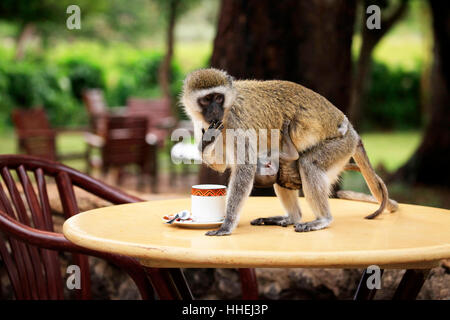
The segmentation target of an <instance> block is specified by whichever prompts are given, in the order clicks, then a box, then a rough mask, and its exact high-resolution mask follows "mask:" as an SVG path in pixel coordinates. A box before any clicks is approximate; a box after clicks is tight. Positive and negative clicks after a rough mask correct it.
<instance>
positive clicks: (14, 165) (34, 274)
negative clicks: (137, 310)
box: [0, 155, 154, 299]
mask: <svg viewBox="0 0 450 320" xmlns="http://www.w3.org/2000/svg"><path fill="white" fill-rule="evenodd" d="M14 171H15V172H16V173H17V175H18V178H19V181H20V185H19V182H16V181H15V180H14V178H13V174H12V172H14ZM0 175H1V178H2V179H3V185H2V184H1V183H0V231H1V232H0V234H1V235H2V238H0V257H1V259H2V261H3V264H4V266H5V267H6V270H7V273H8V275H9V279H10V282H11V286H12V288H13V291H14V294H15V297H16V298H17V299H63V298H64V296H63V280H62V276H61V272H60V268H61V265H60V262H59V260H58V252H70V253H72V259H73V264H75V265H78V266H79V267H80V270H81V289H79V290H77V289H75V298H77V299H89V298H90V297H91V292H90V287H91V281H90V275H89V264H88V258H87V256H86V255H90V256H96V257H99V258H103V259H105V260H108V261H109V262H111V263H113V264H115V265H116V266H118V267H119V268H121V269H123V270H125V271H126V272H127V273H128V274H129V275H130V277H131V278H132V279H133V281H134V282H135V284H136V286H137V287H138V289H139V292H140V294H141V297H142V298H143V299H149V298H154V295H153V290H152V287H151V284H150V282H149V281H148V278H147V276H146V273H145V271H144V270H143V269H142V268H141V266H140V265H139V263H138V262H137V261H136V260H135V259H132V258H129V257H123V256H119V255H113V254H106V253H102V252H97V251H93V250H87V249H84V248H81V247H78V246H76V245H74V244H72V243H71V242H69V241H68V240H67V239H65V238H64V236H63V235H62V234H60V233H55V232H54V229H53V222H52V214H51V209H50V204H49V198H48V194H47V187H46V185H47V181H48V180H49V179H50V178H53V179H54V180H55V182H56V184H57V187H58V192H59V196H60V200H61V203H62V207H63V211H64V216H65V218H66V219H67V218H69V217H71V216H73V215H75V214H77V213H78V206H77V200H76V197H75V193H74V186H77V187H80V188H82V189H84V190H86V191H88V192H90V193H92V194H94V195H97V196H98V197H100V198H102V199H105V200H107V201H110V202H112V203H114V204H121V203H130V202H137V201H141V200H140V199H138V198H136V197H133V196H129V195H127V194H125V193H123V192H121V191H119V190H117V189H114V188H112V187H109V186H107V185H105V184H103V183H101V182H100V181H98V180H95V179H93V178H90V177H89V176H86V175H84V174H82V173H80V172H78V171H76V170H73V169H71V168H68V167H66V166H64V165H61V164H58V163H56V162H52V161H48V160H44V159H41V158H35V157H29V156H21V155H0ZM31 175H33V176H34V179H35V184H34V183H33V182H32V179H31V177H30V176H31ZM0 180H1V179H0ZM20 189H23V194H21V192H20V191H19V190H20ZM35 189H37V193H36V192H35ZM8 194H9V195H8Z"/></svg>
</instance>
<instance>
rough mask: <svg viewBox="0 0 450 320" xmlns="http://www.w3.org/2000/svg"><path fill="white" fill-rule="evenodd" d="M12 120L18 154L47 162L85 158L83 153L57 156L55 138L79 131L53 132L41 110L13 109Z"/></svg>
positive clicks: (44, 113) (43, 111)
mask: <svg viewBox="0 0 450 320" xmlns="http://www.w3.org/2000/svg"><path fill="white" fill-rule="evenodd" d="M12 120H13V124H14V128H15V131H16V135H17V149H18V152H21V153H26V154H28V155H32V156H37V157H42V158H45V159H49V160H60V161H61V160H70V159H82V158H85V157H86V154H85V152H83V153H68V154H58V153H57V151H56V137H57V135H59V134H62V133H64V132H81V130H79V129H77V130H55V129H53V128H52V127H51V125H50V122H49V120H48V117H47V113H46V112H45V110H44V109H42V108H35V109H14V110H13V112H12Z"/></svg>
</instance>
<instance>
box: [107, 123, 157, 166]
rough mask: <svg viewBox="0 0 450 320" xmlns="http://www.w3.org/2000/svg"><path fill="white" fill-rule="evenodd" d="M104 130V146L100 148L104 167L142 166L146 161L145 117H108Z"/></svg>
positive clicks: (147, 153) (147, 150)
mask: <svg viewBox="0 0 450 320" xmlns="http://www.w3.org/2000/svg"><path fill="white" fill-rule="evenodd" d="M106 128H107V129H106V137H105V138H106V139H105V145H104V146H103V148H102V160H103V165H104V166H106V167H108V166H114V165H119V166H120V165H126V164H141V165H144V164H145V163H146V162H147V161H148V156H149V145H148V144H147V143H146V141H145V137H146V134H147V119H146V118H145V117H138V116H133V117H132V116H110V117H108V118H107V123H106Z"/></svg>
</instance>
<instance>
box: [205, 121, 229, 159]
mask: <svg viewBox="0 0 450 320" xmlns="http://www.w3.org/2000/svg"><path fill="white" fill-rule="evenodd" d="M223 128H224V126H223V123H222V121H217V122H212V123H211V124H210V125H209V128H208V129H207V130H206V131H205V129H203V128H202V142H201V144H200V146H201V149H200V151H201V152H203V151H204V150H205V148H206V147H207V146H209V145H210V144H211V143H212V142H214V141H215V140H216V139H217V137H218V136H219V135H220V134H221V133H222V130H223Z"/></svg>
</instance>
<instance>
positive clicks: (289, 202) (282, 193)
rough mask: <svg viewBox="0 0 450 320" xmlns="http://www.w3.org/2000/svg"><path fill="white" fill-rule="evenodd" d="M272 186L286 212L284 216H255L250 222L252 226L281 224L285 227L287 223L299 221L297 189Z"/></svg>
mask: <svg viewBox="0 0 450 320" xmlns="http://www.w3.org/2000/svg"><path fill="white" fill-rule="evenodd" d="M273 188H274V189H275V193H276V195H277V197H278V198H279V199H280V201H281V203H282V205H283V207H284V209H285V210H286V212H287V214H286V215H284V216H273V217H268V218H257V219H254V220H252V221H251V222H250V224H252V225H254V226H261V225H266V226H270V225H272V226H274V225H275V226H282V227H287V226H288V225H291V224H295V223H298V222H300V220H301V218H302V214H301V211H300V206H299V205H298V190H290V189H286V188H283V187H281V186H279V185H278V184H274V186H273Z"/></svg>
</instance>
